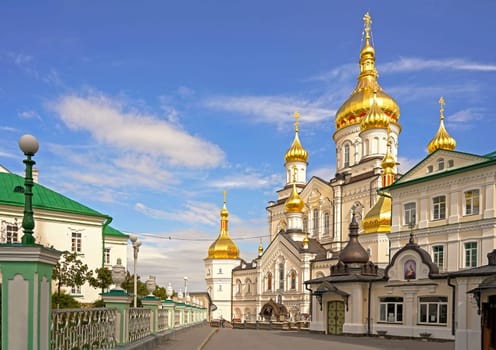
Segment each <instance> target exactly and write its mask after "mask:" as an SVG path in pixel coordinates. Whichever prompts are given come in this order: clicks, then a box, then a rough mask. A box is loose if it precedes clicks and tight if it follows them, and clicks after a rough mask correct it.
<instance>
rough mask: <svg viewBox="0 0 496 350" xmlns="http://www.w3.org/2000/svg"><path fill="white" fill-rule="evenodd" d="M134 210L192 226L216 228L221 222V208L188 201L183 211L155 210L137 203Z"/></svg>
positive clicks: (210, 204) (156, 217)
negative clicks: (201, 225) (199, 225)
mask: <svg viewBox="0 0 496 350" xmlns="http://www.w3.org/2000/svg"><path fill="white" fill-rule="evenodd" d="M134 209H136V210H137V211H138V212H140V213H142V214H145V215H146V216H149V217H152V218H155V219H163V220H170V221H177V222H182V223H190V224H205V225H210V226H214V225H216V224H218V222H219V212H220V208H219V207H218V206H216V205H215V204H212V203H204V202H195V201H188V202H186V203H185V204H184V207H182V208H181V210H177V211H168V210H161V209H155V208H151V207H148V206H146V205H145V204H143V203H136V204H135V205H134Z"/></svg>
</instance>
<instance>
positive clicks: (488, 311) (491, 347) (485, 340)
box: [482, 295, 496, 350]
mask: <svg viewBox="0 0 496 350" xmlns="http://www.w3.org/2000/svg"><path fill="white" fill-rule="evenodd" d="M488 301H489V302H488V303H483V304H482V349H483V350H496V295H492V296H490V297H489V300H488Z"/></svg>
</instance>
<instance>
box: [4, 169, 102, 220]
mask: <svg viewBox="0 0 496 350" xmlns="http://www.w3.org/2000/svg"><path fill="white" fill-rule="evenodd" d="M15 189H17V191H15ZM0 205H12V206H17V207H24V178H23V177H21V176H19V175H16V174H13V173H0ZM33 208H35V209H44V210H49V211H58V212H64V213H72V214H80V215H87V216H95V217H100V218H102V219H104V218H107V217H108V216H107V215H105V214H102V213H100V212H98V211H96V210H93V209H91V208H89V207H87V206H85V205H82V204H81V203H78V202H76V201H74V200H72V199H70V198H68V197H66V196H64V195H61V194H60V193H57V192H55V191H52V190H51V189H49V188H47V187H44V186H43V185H40V184H38V183H35V184H34V186H33Z"/></svg>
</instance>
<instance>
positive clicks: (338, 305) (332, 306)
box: [327, 300, 344, 334]
mask: <svg viewBox="0 0 496 350" xmlns="http://www.w3.org/2000/svg"><path fill="white" fill-rule="evenodd" d="M343 325H344V302H343V301H338V300H334V301H329V302H328V303H327V333H328V334H342V333H343Z"/></svg>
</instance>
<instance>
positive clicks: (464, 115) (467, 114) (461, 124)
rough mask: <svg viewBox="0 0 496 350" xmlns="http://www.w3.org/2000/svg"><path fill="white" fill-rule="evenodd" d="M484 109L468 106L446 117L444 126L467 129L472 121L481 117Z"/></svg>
mask: <svg viewBox="0 0 496 350" xmlns="http://www.w3.org/2000/svg"><path fill="white" fill-rule="evenodd" d="M483 113H484V111H483V110H481V109H477V108H468V109H464V110H461V111H458V112H456V113H454V114H451V115H449V116H447V117H446V126H447V127H449V128H453V129H468V128H471V127H472V126H473V123H474V122H476V121H478V120H481V119H482V118H483Z"/></svg>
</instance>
